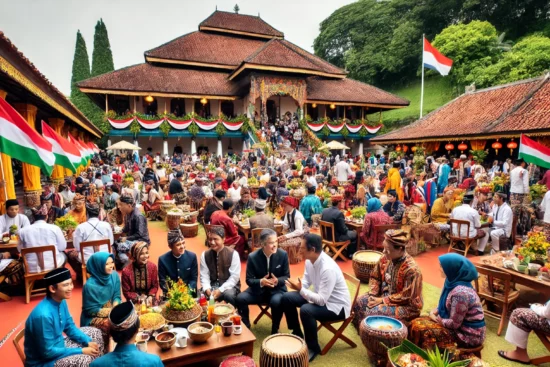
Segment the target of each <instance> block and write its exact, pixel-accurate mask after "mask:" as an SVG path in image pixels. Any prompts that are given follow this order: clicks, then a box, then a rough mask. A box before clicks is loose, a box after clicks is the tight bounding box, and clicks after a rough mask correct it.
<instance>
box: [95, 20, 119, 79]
mask: <svg viewBox="0 0 550 367" xmlns="http://www.w3.org/2000/svg"><path fill="white" fill-rule="evenodd" d="M113 70H115V65H114V63H113V53H112V52H111V44H110V42H109V34H108V33H107V27H106V26H105V23H104V22H103V19H100V20H99V21H98V22H97V24H96V26H95V34H94V53H93V55H92V76H98V75H101V74H105V73H108V72H110V71H113Z"/></svg>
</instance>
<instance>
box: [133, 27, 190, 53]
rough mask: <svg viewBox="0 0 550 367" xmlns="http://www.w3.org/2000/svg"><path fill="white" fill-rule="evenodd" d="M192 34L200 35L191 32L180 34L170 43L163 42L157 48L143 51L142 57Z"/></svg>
mask: <svg viewBox="0 0 550 367" xmlns="http://www.w3.org/2000/svg"><path fill="white" fill-rule="evenodd" d="M193 33H200V31H192V32H188V33H185V34H182V35H181V36H178V37H176V38H174V39H171V40H170V41H166V42H164V43H163V44H161V45H158V46H157V47H154V48H152V49H150V50H147V51H145V52H144V53H143V55H144V56H147V55H148V54H149V53H150V52H153V51H156V50H158V49H159V48H161V47H164V46H166V45H168V44H170V43H172V42H174V41H176V40H179V39H181V38H183V37H187V36H189V35H191V34H193Z"/></svg>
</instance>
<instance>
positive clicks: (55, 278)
mask: <svg viewBox="0 0 550 367" xmlns="http://www.w3.org/2000/svg"><path fill="white" fill-rule="evenodd" d="M68 279H71V272H70V271H69V269H67V268H57V269H53V270H52V271H50V272H49V273H48V274H46V275H45V276H44V280H45V281H46V285H47V286H48V287H49V286H50V285H56V284H59V283H61V282H64V281H66V280H68Z"/></svg>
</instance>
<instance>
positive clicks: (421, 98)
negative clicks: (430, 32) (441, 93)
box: [420, 33, 424, 118]
mask: <svg viewBox="0 0 550 367" xmlns="http://www.w3.org/2000/svg"><path fill="white" fill-rule="evenodd" d="M423 108H424V33H422V82H421V86H420V118H422V109H423Z"/></svg>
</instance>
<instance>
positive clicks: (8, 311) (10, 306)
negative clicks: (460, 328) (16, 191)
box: [0, 222, 447, 366]
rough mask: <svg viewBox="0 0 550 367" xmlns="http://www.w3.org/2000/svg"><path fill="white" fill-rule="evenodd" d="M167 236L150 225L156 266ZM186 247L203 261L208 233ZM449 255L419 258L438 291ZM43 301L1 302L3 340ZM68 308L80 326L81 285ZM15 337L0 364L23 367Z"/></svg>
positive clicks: (1, 351) (1, 352) (298, 269)
mask: <svg viewBox="0 0 550 367" xmlns="http://www.w3.org/2000/svg"><path fill="white" fill-rule="evenodd" d="M166 233H167V229H166V227H165V225H164V224H163V223H160V222H151V223H150V224H149V234H150V237H151V248H150V253H151V258H150V261H152V262H154V263H155V264H156V263H157V260H158V258H159V256H160V255H162V254H164V253H165V252H167V251H168V250H169V248H168V245H167V242H166ZM186 246H187V249H188V250H190V251H193V252H194V253H195V254H196V255H197V257H198V259H199V260H200V255H201V253H202V252H203V251H204V250H205V247H204V232H203V231H202V230H201V232H200V233H199V236H198V237H196V238H188V239H186ZM446 251H447V249H446V248H445V247H440V248H438V249H435V250H431V251H429V252H426V253H423V254H421V255H419V256H417V257H416V258H415V259H416V261H417V262H418V264H419V265H420V267H421V269H422V275H423V277H424V281H425V282H428V283H430V284H432V285H435V286H437V287H442V285H443V280H444V279H443V278H441V275H440V271H439V262H438V260H437V257H438V256H439V255H441V254H443V253H445V252H446ZM338 264H339V265H340V267H341V268H342V270H343V271H344V272H349V273H350V274H353V269H352V265H351V261H347V262H345V263H344V262H341V261H339V262H338ZM303 271H304V263H303V262H302V263H300V264H296V265H291V266H290V273H291V275H292V277H297V276H301V275H302V274H303ZM245 273H246V264H245V263H243V264H242V271H241V284H243V287H246V282H245ZM42 298H43V297H42V296H37V297H33V298H31V302H30V303H29V304H25V297H22V296H21V297H14V298H13V299H12V300H11V301H10V302H2V301H0V315H2V319H3V322H2V323H0V338H3V337H4V336H5V335H7V333H9V332H10V331H11V330H12V329H13V328H14V327H16V326H17V325H18V324H19V323H20V322H22V325H21V327H19V328H18V329H17V330H16V332H18V331H19V330H21V329H22V328H23V327H24V324H25V320H26V318H27V316H28V315H29V314H30V312H31V311H32V309H33V308H34V307H35V306H36V304H37V303H38V302H40V300H41V299H42ZM68 305H69V310H70V312H71V315H72V316H73V319H74V320H75V323H76V324H77V325H79V321H80V310H81V307H82V285H81V284H78V283H77V284H75V288H74V291H73V296H72V298H71V299H70V300H68ZM250 313H251V315H250V318H251V319H253V318H254V317H255V316H256V315H257V313H258V308H257V307H251V308H250ZM14 336H15V333H14V334H12V335H11V336H10V338H9V339H8V340H7V341H6V342H5V344H4V345H3V346H2V347H1V348H0V360H1V361H2V363H1V364H2V365H3V366H23V363H21V360H20V359H19V356H18V354H17V351H16V350H15V347H14V345H13V338H14ZM0 340H1V339H0Z"/></svg>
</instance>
